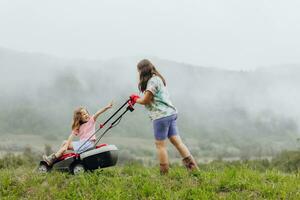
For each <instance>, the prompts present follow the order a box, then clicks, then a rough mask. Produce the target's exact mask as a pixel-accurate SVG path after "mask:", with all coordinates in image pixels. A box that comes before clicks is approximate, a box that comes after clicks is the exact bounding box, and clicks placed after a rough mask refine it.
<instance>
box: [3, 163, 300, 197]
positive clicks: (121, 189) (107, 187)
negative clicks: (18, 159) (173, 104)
mask: <svg viewBox="0 0 300 200" xmlns="http://www.w3.org/2000/svg"><path fill="white" fill-rule="evenodd" d="M299 177H300V173H299V172H293V173H284V172H281V171H278V170H275V169H272V170H266V171H263V172H262V171H259V170H255V169H252V168H250V167H248V166H247V165H246V164H243V165H238V166H235V165H228V166H222V167H218V166H214V165H206V166H201V171H200V172H197V173H193V174H189V173H187V172H186V170H185V169H184V168H183V167H181V166H173V167H172V169H171V171H170V173H169V175H168V176H161V175H159V172H158V169H157V168H156V167H144V166H142V165H138V164H127V165H124V166H118V167H113V168H108V169H103V170H101V169H99V170H96V171H94V172H93V173H89V172H88V173H84V174H80V175H77V176H73V175H70V174H68V173H61V172H51V173H49V174H46V175H45V174H38V173H36V172H35V171H34V170H33V168H32V167H31V168H28V167H19V168H17V169H7V168H6V169H5V168H3V169H0V180H1V185H0V199H3V200H4V199H122V200H123V199H300V179H299Z"/></svg>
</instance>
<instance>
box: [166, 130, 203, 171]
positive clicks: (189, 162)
mask: <svg viewBox="0 0 300 200" xmlns="http://www.w3.org/2000/svg"><path fill="white" fill-rule="evenodd" d="M169 140H170V142H171V143H172V144H173V145H174V146H175V147H176V149H177V150H178V151H179V153H180V155H181V156H182V158H183V159H182V162H183V164H184V165H185V167H186V168H187V169H188V170H198V166H197V163H196V161H195V160H194V158H193V156H192V155H191V153H190V151H189V150H188V148H187V147H186V146H185V144H184V143H183V142H182V140H181V138H180V137H179V136H178V135H174V136H171V137H170V138H169Z"/></svg>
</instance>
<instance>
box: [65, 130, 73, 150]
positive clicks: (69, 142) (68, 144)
mask: <svg viewBox="0 0 300 200" xmlns="http://www.w3.org/2000/svg"><path fill="white" fill-rule="evenodd" d="M73 137H74V134H73V133H71V134H70V136H69V138H68V140H67V143H66V144H67V147H69V146H70V144H71V142H72V140H73Z"/></svg>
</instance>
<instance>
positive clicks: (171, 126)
mask: <svg viewBox="0 0 300 200" xmlns="http://www.w3.org/2000/svg"><path fill="white" fill-rule="evenodd" d="M176 120H177V114H174V115H171V116H168V117H163V118H160V119H156V120H153V129H154V136H155V139H156V140H165V139H166V138H167V137H168V138H169V137H171V136H173V135H178V128H177V124H176Z"/></svg>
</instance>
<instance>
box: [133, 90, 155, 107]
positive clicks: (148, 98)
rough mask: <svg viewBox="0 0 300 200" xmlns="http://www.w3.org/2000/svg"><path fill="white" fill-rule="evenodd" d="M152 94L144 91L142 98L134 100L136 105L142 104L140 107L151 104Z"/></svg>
mask: <svg viewBox="0 0 300 200" xmlns="http://www.w3.org/2000/svg"><path fill="white" fill-rule="evenodd" d="M152 99H153V94H152V93H151V92H150V91H148V90H147V91H146V92H145V95H144V97H142V98H139V99H137V100H136V103H139V104H142V105H148V104H150V103H151V102H152Z"/></svg>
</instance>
